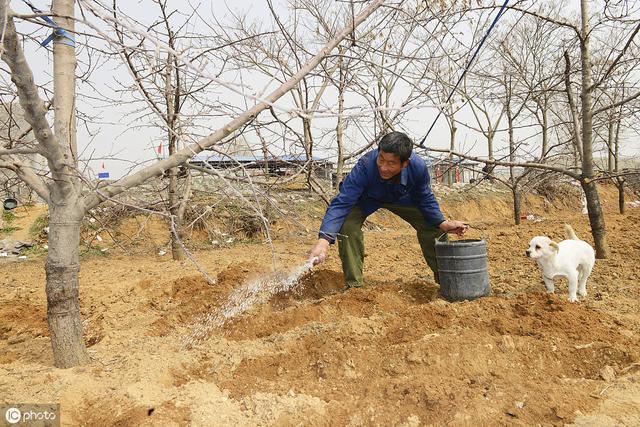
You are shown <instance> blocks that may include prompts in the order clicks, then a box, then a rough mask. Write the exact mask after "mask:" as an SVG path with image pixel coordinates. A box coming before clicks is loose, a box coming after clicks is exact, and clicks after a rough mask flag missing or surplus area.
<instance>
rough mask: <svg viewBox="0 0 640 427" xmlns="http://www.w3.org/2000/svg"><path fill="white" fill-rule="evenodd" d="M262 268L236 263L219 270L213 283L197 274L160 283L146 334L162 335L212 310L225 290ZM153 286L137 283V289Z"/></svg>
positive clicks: (258, 272)
mask: <svg viewBox="0 0 640 427" xmlns="http://www.w3.org/2000/svg"><path fill="white" fill-rule="evenodd" d="M264 271H265V267H264V266H261V265H258V264H256V263H240V264H237V265H231V266H229V267H227V268H226V269H224V270H222V271H221V272H220V273H219V274H218V276H217V280H216V283H215V284H210V283H209V282H207V280H205V278H204V277H202V276H201V275H198V276H189V277H181V278H179V279H176V280H173V281H171V282H170V283H168V284H164V285H163V284H160V288H159V289H158V290H159V295H157V294H158V292H157V291H158V290H156V292H154V293H155V294H156V295H154V297H153V298H152V299H150V300H149V301H150V305H151V306H152V307H153V308H154V309H155V310H156V311H157V312H158V316H159V317H158V319H157V320H155V321H154V322H153V323H152V324H151V326H150V329H149V331H148V334H149V335H150V336H166V335H167V334H169V333H170V332H171V331H173V330H175V329H176V327H178V326H180V325H188V324H191V323H194V322H195V321H196V320H197V319H198V318H201V317H202V316H204V315H207V314H209V313H212V312H215V311H216V310H217V309H218V308H219V307H220V306H222V305H223V304H224V302H225V301H226V299H227V297H228V295H229V293H230V292H231V291H232V290H233V289H234V288H237V287H239V286H240V285H242V284H243V283H246V282H247V281H248V280H250V279H251V278H253V277H256V276H258V275H259V274H261V272H264ZM152 286H154V285H153V284H152V283H151V282H150V281H143V282H140V283H139V284H138V288H139V289H140V290H141V291H145V290H148V289H149V288H150V287H152Z"/></svg>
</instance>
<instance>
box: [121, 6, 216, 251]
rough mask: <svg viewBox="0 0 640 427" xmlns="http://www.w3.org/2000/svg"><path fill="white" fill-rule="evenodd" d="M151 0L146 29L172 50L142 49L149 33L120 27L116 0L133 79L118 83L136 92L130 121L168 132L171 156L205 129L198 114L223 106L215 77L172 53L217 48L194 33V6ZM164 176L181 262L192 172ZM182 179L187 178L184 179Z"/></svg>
mask: <svg viewBox="0 0 640 427" xmlns="http://www.w3.org/2000/svg"><path fill="white" fill-rule="evenodd" d="M152 3H153V4H154V7H157V10H158V12H159V14H158V15H159V16H158V18H157V20H156V21H155V22H153V23H152V24H151V25H150V26H149V28H148V33H149V34H151V36H152V37H154V38H155V39H156V40H160V41H162V42H164V43H165V44H166V45H167V46H168V47H169V48H170V51H167V52H166V54H165V55H166V56H165V57H164V58H162V59H161V60H158V58H156V57H155V55H154V52H149V51H148V50H147V49H145V48H144V38H145V37H146V35H143V34H136V33H131V32H129V31H127V30H126V29H125V28H122V26H120V25H118V19H119V18H120V15H121V14H122V11H121V10H120V9H119V7H118V3H117V0H113V10H112V12H113V18H114V30H115V32H116V35H117V38H118V41H119V43H120V44H121V45H122V49H121V50H119V51H118V52H117V55H118V56H119V57H120V58H121V59H122V61H123V63H124V66H125V67H126V68H127V69H128V72H129V74H130V75H131V76H132V77H133V79H132V80H133V81H131V82H126V83H125V82H116V84H119V85H120V88H121V90H120V91H122V92H125V93H131V94H134V95H137V98H138V100H137V102H136V104H139V105H141V107H140V108H139V109H138V110H137V111H138V114H137V115H136V116H134V117H133V120H131V123H132V124H133V125H137V126H155V127H157V128H158V129H159V130H160V132H161V133H163V134H164V135H163V136H161V137H160V143H159V149H158V150H159V154H164V147H165V146H166V147H167V151H168V154H169V155H173V154H175V153H176V152H177V151H178V150H179V149H180V148H181V146H183V145H184V141H185V139H189V138H190V137H192V136H194V135H197V134H198V133H200V132H201V129H197V127H198V123H197V122H196V121H195V118H197V117H205V116H206V117H209V116H211V115H213V114H215V113H217V110H219V109H220V107H219V106H218V105H214V104H213V103H212V102H210V101H209V99H210V98H211V97H212V96H211V95H212V91H211V90H210V89H211V88H214V87H215V85H213V84H212V82H211V80H209V79H206V78H204V77H203V76H201V75H198V73H197V72H195V71H194V70H192V69H191V68H189V67H188V66H187V65H186V64H185V63H183V61H181V60H180V59H179V58H178V55H177V54H175V53H174V52H183V51H184V50H185V49H191V50H192V51H194V52H195V51H199V52H200V53H198V54H197V55H195V57H194V59H196V60H202V59H209V58H207V57H208V55H209V52H217V51H218V50H217V49H215V47H216V46H215V45H214V42H215V41H214V40H212V39H211V37H207V36H206V35H204V34H195V33H193V32H192V30H191V28H193V26H194V21H196V20H197V19H199V17H198V16H195V12H194V11H193V10H192V11H190V12H189V11H188V9H184V8H182V9H181V10H177V9H170V8H169V5H168V1H167V0H153V2H152ZM185 11H186V12H185ZM185 13H188V14H185ZM187 23H189V25H187ZM211 62H213V61H211ZM134 99H135V97H134ZM165 175H168V181H169V182H168V186H167V199H166V206H167V211H168V212H169V225H168V227H169V228H168V234H169V236H170V240H171V253H172V256H173V259H175V260H181V259H184V256H185V254H184V251H183V248H182V245H181V243H180V240H181V239H182V237H183V236H182V234H183V233H182V223H183V219H184V212H185V208H186V204H187V202H188V201H189V198H190V194H191V174H190V172H189V170H188V169H184V168H183V169H181V170H179V168H178V167H173V168H171V169H169V171H168V174H165ZM179 177H184V179H182V180H180V179H179ZM172 230H176V232H175V233H174V232H173V231H172Z"/></svg>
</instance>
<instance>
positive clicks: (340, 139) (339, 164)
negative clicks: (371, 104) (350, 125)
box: [333, 49, 346, 192]
mask: <svg viewBox="0 0 640 427" xmlns="http://www.w3.org/2000/svg"><path fill="white" fill-rule="evenodd" d="M338 52H339V53H340V56H339V57H338V72H339V74H338V78H339V80H338V123H337V124H336V144H337V145H338V159H337V161H336V181H335V182H334V183H333V184H334V188H333V189H334V191H336V192H338V189H339V187H340V181H342V170H343V168H344V117H342V113H343V112H344V89H345V86H346V83H345V71H344V66H343V58H342V49H340V50H339V51H338Z"/></svg>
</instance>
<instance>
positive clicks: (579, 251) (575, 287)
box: [526, 224, 596, 302]
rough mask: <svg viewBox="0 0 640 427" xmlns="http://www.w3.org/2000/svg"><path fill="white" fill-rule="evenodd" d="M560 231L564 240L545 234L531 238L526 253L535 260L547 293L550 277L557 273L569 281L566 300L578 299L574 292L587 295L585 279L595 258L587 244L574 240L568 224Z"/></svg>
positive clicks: (549, 288)
mask: <svg viewBox="0 0 640 427" xmlns="http://www.w3.org/2000/svg"><path fill="white" fill-rule="evenodd" d="M564 230H565V232H566V233H567V238H568V240H563V241H562V242H560V243H556V242H554V241H553V240H551V239H550V238H548V237H546V236H536V237H534V238H533V239H531V242H530V243H529V249H527V251H526V253H527V256H528V257H530V258H533V259H535V260H536V261H538V267H540V271H542V278H543V279H544V284H545V286H546V287H547V291H548V292H549V293H553V291H554V285H553V279H554V278H555V277H558V276H562V277H566V278H567V279H568V280H569V301H570V302H575V301H577V300H578V297H577V295H576V291H577V293H578V294H580V295H581V296H586V295H587V279H588V278H589V275H590V274H591V270H592V269H593V265H594V264H595V261H596V257H595V253H594V251H593V248H592V247H591V245H589V244H588V243H587V242H584V241H582V240H580V239H578V236H576V233H575V232H574V231H573V228H571V226H570V225H568V224H565V225H564Z"/></svg>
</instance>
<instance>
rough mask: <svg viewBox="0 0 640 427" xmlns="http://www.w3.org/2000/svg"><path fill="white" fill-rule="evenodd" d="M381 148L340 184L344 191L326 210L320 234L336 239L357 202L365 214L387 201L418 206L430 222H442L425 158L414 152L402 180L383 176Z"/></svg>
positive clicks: (329, 239)
mask: <svg viewBox="0 0 640 427" xmlns="http://www.w3.org/2000/svg"><path fill="white" fill-rule="evenodd" d="M377 158H378V150H377V149H376V150H373V151H370V152H368V153H367V154H365V155H364V156H362V157H361V158H360V160H358V163H356V165H355V167H354V168H353V169H352V170H351V172H350V173H349V175H347V176H346V178H345V179H344V181H342V183H341V184H340V193H339V194H338V195H337V196H336V197H334V199H333V200H332V201H331V203H330V204H329V207H328V208H327V212H326V213H325V214H324V219H323V220H322V225H320V233H319V237H322V238H324V239H327V240H328V241H329V242H331V243H333V242H334V241H335V238H336V236H337V235H338V232H339V231H340V228H342V224H343V223H344V220H345V218H346V217H347V215H348V214H349V211H350V210H351V208H353V207H354V206H355V205H356V204H357V205H358V206H359V207H360V209H362V212H363V214H364V215H365V216H369V215H371V214H372V213H373V212H375V211H376V210H378V209H379V208H381V207H382V205H383V204H384V203H393V204H398V205H413V206H416V207H417V208H418V209H420V211H422V214H423V215H424V219H425V220H426V221H427V224H431V225H433V226H437V225H439V224H440V223H441V222H442V221H444V215H442V212H441V211H440V206H439V205H438V201H437V200H436V198H435V196H434V194H433V192H432V191H431V186H430V184H429V182H430V179H429V171H428V170H427V165H426V163H425V162H424V160H423V159H422V158H421V157H420V156H418V155H417V154H415V152H414V153H411V157H410V158H409V164H408V165H407V167H405V168H403V169H402V171H401V172H400V179H399V180H397V181H398V182H393V181H392V180H383V179H382V177H381V176H380V172H378V166H377V165H376V159H377Z"/></svg>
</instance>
